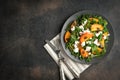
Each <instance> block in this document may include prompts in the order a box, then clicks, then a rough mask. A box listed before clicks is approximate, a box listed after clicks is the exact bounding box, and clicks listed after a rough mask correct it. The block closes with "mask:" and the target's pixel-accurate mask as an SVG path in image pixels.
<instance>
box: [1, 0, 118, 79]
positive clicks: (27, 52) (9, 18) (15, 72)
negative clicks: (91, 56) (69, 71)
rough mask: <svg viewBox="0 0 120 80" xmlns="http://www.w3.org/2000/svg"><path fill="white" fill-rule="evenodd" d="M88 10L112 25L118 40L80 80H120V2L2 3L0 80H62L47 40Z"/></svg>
mask: <svg viewBox="0 0 120 80" xmlns="http://www.w3.org/2000/svg"><path fill="white" fill-rule="evenodd" d="M86 9H87V10H93V11H97V12H100V13H101V14H103V15H104V16H105V17H106V18H107V19H108V20H109V21H110V23H111V24H112V26H113V30H114V34H115V40H114V45H113V47H112V50H111V52H110V54H109V55H108V56H107V58H106V59H104V60H102V61H101V62H100V63H98V64H95V65H93V66H91V67H90V68H89V69H87V70H86V71H85V72H83V73H82V74H81V77H80V80H120V37H119V36H120V0H0V80H59V70H58V66H57V65H56V63H55V62H54V61H53V60H52V58H51V57H50V56H49V55H48V53H47V52H46V51H45V49H44V48H43V45H44V44H45V42H44V40H45V39H49V40H50V39H52V38H53V37H54V36H56V35H57V34H58V33H59V32H60V30H61V28H62V25H63V24H64V22H65V20H66V19H67V18H68V17H69V16H71V15H72V14H74V13H76V12H78V11H81V10H86Z"/></svg>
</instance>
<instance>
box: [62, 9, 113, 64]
mask: <svg viewBox="0 0 120 80" xmlns="http://www.w3.org/2000/svg"><path fill="white" fill-rule="evenodd" d="M83 14H91V15H98V16H102V17H103V18H104V19H105V20H107V19H106V18H105V17H104V16H103V15H101V14H99V13H97V12H94V11H89V10H86V11H79V12H77V13H75V14H73V15H72V16H71V17H69V18H68V19H67V21H66V22H65V23H64V25H63V28H62V31H61V37H60V38H61V44H62V47H63V49H64V51H65V53H66V54H67V56H68V57H69V58H71V59H72V60H74V61H76V62H79V63H88V64H89V63H90V64H92V63H97V62H99V61H100V60H102V59H103V58H105V57H106V56H107V55H108V54H109V53H110V50H111V48H112V46H113V42H114V33H113V29H112V26H111V24H110V23H109V21H108V20H107V22H108V25H107V28H108V30H109V32H110V39H109V42H108V43H107V48H106V49H107V51H106V54H105V55H104V56H102V57H96V58H93V59H92V61H90V62H85V61H84V60H79V59H78V58H77V57H74V56H73V55H71V52H70V51H69V50H68V49H66V48H65V42H64V39H63V37H64V34H65V29H66V27H67V25H68V24H69V23H71V22H72V21H74V20H75V19H76V18H77V17H78V16H80V15H83Z"/></svg>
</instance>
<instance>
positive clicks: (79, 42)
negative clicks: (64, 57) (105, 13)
mask: <svg viewBox="0 0 120 80" xmlns="http://www.w3.org/2000/svg"><path fill="white" fill-rule="evenodd" d="M107 25H108V22H107V21H106V20H105V19H104V18H103V17H102V16H97V15H90V14H84V15H81V16H78V17H77V19H76V20H74V21H72V22H71V23H70V24H68V26H67V28H66V32H65V34H64V42H65V46H66V49H69V51H70V52H71V54H72V55H73V56H75V57H78V58H79V59H80V60H85V61H86V62H90V61H91V60H92V59H93V58H94V57H100V56H103V55H104V54H105V53H106V44H107V42H108V40H109V36H110V33H109V31H108V29H107V27H106V26H107Z"/></svg>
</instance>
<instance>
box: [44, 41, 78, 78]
mask: <svg viewBox="0 0 120 80" xmlns="http://www.w3.org/2000/svg"><path fill="white" fill-rule="evenodd" d="M45 41H46V42H47V44H48V45H49V46H50V47H51V48H52V49H53V51H54V52H55V53H57V54H58V58H59V60H60V61H63V63H64V64H65V65H66V66H67V68H68V69H69V70H70V72H71V73H72V74H73V75H74V76H75V78H79V76H78V72H77V71H76V70H75V69H74V68H73V67H72V66H70V65H69V63H67V62H66V61H65V59H64V57H63V56H62V55H61V54H60V49H57V48H56V47H55V46H54V45H53V44H52V43H51V42H50V41H49V40H45ZM59 63H60V62H59Z"/></svg>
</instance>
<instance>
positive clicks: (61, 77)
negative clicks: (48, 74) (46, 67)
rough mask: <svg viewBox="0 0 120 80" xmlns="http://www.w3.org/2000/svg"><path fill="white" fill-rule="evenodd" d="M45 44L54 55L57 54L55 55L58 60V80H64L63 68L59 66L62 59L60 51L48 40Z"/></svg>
mask: <svg viewBox="0 0 120 80" xmlns="http://www.w3.org/2000/svg"><path fill="white" fill-rule="evenodd" d="M45 41H46V42H47V43H48V45H49V46H50V47H51V48H52V49H53V50H54V51H55V53H57V55H58V58H59V60H58V65H59V68H60V69H59V70H60V80H66V78H65V74H64V71H63V68H62V65H61V61H62V59H63V58H62V57H61V55H60V50H59V49H57V48H56V47H55V46H54V45H53V44H52V43H51V42H50V41H49V40H45Z"/></svg>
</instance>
